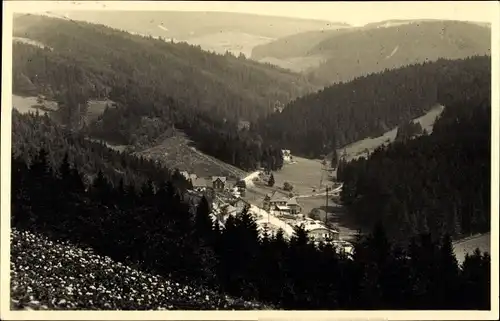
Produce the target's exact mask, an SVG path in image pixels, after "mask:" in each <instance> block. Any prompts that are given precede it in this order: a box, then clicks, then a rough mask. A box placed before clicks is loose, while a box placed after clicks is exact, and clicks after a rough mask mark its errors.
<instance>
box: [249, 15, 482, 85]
mask: <svg viewBox="0 0 500 321" xmlns="http://www.w3.org/2000/svg"><path fill="white" fill-rule="evenodd" d="M485 54H486V55H490V54H491V30H490V28H488V27H487V26H485V25H481V24H480V23H469V22H461V21H439V20H417V21H408V20H394V21H393V20H391V21H383V22H377V23H371V24H368V25H366V26H363V27H356V28H346V29H339V30H319V31H311V32H304V33H301V34H297V35H292V36H287V37H284V38H281V39H278V40H276V41H274V42H271V43H268V44H263V45H259V46H256V47H255V48H254V49H253V51H252V56H251V58H252V59H255V60H258V61H266V62H271V63H274V64H276V65H279V66H282V67H284V68H290V66H291V65H292V66H293V67H291V68H290V69H292V70H296V71H303V72H306V73H307V74H309V76H310V77H311V78H312V77H317V78H319V79H321V80H322V81H323V82H324V83H336V82H343V81H349V80H352V79H354V78H355V77H358V76H362V75H367V74H370V73H373V72H379V71H383V70H385V69H394V68H398V67H402V66H406V65H409V64H413V63H419V62H424V61H435V60H437V59H439V58H447V59H460V58H465V57H469V56H473V55H485ZM305 60H307V64H304V63H303V62H304V61H305Z"/></svg>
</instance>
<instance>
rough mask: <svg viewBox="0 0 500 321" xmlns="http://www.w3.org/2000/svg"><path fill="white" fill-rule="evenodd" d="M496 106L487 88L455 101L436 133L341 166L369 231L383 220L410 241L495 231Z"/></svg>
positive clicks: (347, 194)
mask: <svg viewBox="0 0 500 321" xmlns="http://www.w3.org/2000/svg"><path fill="white" fill-rule="evenodd" d="M483 94H484V95H483ZM490 105H491V102H490V96H489V95H488V93H487V92H483V93H482V94H481V93H480V94H478V95H476V96H475V97H471V98H470V99H468V100H464V101H463V102H462V103H453V104H450V105H448V106H447V107H446V108H445V109H444V112H443V114H442V116H441V117H440V118H439V119H438V120H437V122H436V123H435V125H434V129H433V132H432V134H431V135H423V136H421V137H418V138H414V139H410V140H407V141H404V142H396V143H394V144H391V145H389V146H388V147H386V148H379V149H378V150H377V151H375V152H374V153H373V154H372V155H370V157H369V158H368V159H364V158H361V159H359V160H356V161H353V162H350V163H347V164H341V165H339V169H338V172H337V175H338V178H339V179H340V180H342V181H343V182H344V186H343V191H342V193H341V196H342V201H343V202H344V204H346V206H347V208H348V210H349V214H350V215H352V216H353V217H355V218H356V219H357V221H358V223H359V224H361V225H362V226H365V227H367V229H370V227H371V225H373V224H375V223H377V221H379V220H380V221H382V222H383V223H384V226H385V228H386V230H387V231H388V233H389V234H390V235H391V237H394V238H396V239H398V240H401V241H404V242H406V241H407V239H408V237H409V236H411V235H414V234H416V233H426V232H429V233H431V234H432V235H433V236H434V237H439V236H440V235H443V234H445V233H448V234H449V235H451V236H453V237H455V238H462V237H466V236H469V235H471V234H475V233H485V232H488V231H490V228H491V227H490V212H491V209H490V200H489V199H490V176H491V174H490V166H491V164H490V135H491V133H490V130H491V129H490V122H491V106H490Z"/></svg>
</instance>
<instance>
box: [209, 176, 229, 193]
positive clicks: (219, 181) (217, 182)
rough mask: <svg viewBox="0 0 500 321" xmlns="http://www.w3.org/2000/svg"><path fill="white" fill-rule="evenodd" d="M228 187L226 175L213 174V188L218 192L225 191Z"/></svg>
mask: <svg viewBox="0 0 500 321" xmlns="http://www.w3.org/2000/svg"><path fill="white" fill-rule="evenodd" d="M225 187H226V177H224V176H212V188H213V189H214V190H215V191H216V192H222V191H224V188H225Z"/></svg>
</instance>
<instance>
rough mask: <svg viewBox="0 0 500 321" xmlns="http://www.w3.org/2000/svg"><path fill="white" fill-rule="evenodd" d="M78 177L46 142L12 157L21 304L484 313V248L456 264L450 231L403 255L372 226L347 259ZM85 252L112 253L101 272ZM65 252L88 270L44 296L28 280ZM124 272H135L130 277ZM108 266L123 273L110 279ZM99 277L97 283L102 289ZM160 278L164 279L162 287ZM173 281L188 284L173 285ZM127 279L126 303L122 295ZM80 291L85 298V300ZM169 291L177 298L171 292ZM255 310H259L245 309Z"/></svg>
mask: <svg viewBox="0 0 500 321" xmlns="http://www.w3.org/2000/svg"><path fill="white" fill-rule="evenodd" d="M81 180H82V177H81V175H80V173H79V168H77V167H73V168H71V164H70V163H68V162H62V164H61V165H60V166H59V168H58V170H57V171H51V170H50V165H49V164H48V159H47V153H46V152H45V151H44V150H43V149H42V150H40V151H39V153H38V154H37V155H36V156H35V157H34V160H33V161H32V162H31V164H30V165H29V166H28V164H26V162H25V161H23V160H22V159H20V158H17V157H15V158H14V159H13V161H12V197H13V199H12V211H11V214H12V218H11V225H12V227H13V228H14V229H15V235H14V238H13V244H14V246H15V248H14V250H13V253H21V252H20V251H21V249H22V247H23V246H24V248H25V249H26V248H27V249H29V250H30V255H29V256H23V255H21V256H20V257H16V259H15V260H13V264H14V266H13V268H12V275H11V281H12V282H11V286H12V288H11V291H12V293H13V295H14V297H13V298H14V299H16V300H18V302H19V301H23V302H24V301H25V300H26V297H25V296H23V295H22V294H23V293H24V294H26V293H28V292H29V291H31V292H29V293H30V295H31V296H30V300H36V301H38V302H39V303H40V302H41V303H42V304H44V305H46V306H51V307H53V306H54V305H57V307H58V308H59V309H68V308H72V307H73V308H74V307H80V308H87V309H102V308H107V309H110V308H113V307H119V308H122V309H147V308H158V307H160V306H163V305H165V304H167V308H175V307H177V308H179V307H181V308H182V307H191V308H193V305H194V306H195V308H196V307H197V308H198V309H199V308H202V309H203V308H206V309H214V308H220V309H227V308H232V307H235V306H236V305H237V304H228V297H227V295H231V296H233V297H241V298H246V299H247V300H252V299H254V300H255V299H256V300H259V301H260V302H268V303H269V305H268V306H274V307H276V308H282V309H293V310H303V309H305V310H309V309H325V310H330V309H344V310H346V309H347V310H359V309H439V310H443V309H459V308H460V309H489V308H490V278H489V276H490V258H489V255H488V254H484V255H483V254H482V253H475V254H474V255H472V256H470V257H467V258H466V259H465V262H464V264H463V266H461V267H459V266H458V265H457V261H456V259H455V257H454V256H453V249H452V245H451V240H450V238H448V237H443V238H442V239H439V240H435V241H434V240H431V239H429V237H427V236H425V235H422V236H421V237H419V238H416V239H415V240H414V242H413V243H412V245H411V247H410V248H409V249H408V250H404V249H401V248H398V247H395V246H394V244H393V243H391V242H390V241H388V240H387V238H386V236H385V233H384V231H383V229H381V228H377V229H376V230H375V232H374V233H373V236H372V237H369V238H366V239H362V240H360V242H359V243H358V245H357V246H356V251H355V254H354V256H353V257H352V259H350V258H348V257H346V256H345V255H339V254H336V251H335V250H334V249H333V248H332V246H331V245H320V246H319V247H317V246H315V245H314V243H312V242H311V241H310V240H309V239H308V237H307V234H306V232H305V230H304V229H302V228H300V227H299V228H297V230H296V233H295V235H294V236H293V237H292V239H291V240H290V241H289V242H287V241H286V240H285V239H284V237H283V234H282V233H278V234H277V235H276V236H275V237H267V236H265V237H263V238H260V237H259V233H258V231H257V225H256V223H255V221H254V219H253V218H252V217H251V216H250V215H249V214H248V213H247V212H246V211H243V213H241V214H239V215H237V216H236V217H232V216H231V217H230V218H228V220H227V222H226V224H225V228H224V229H222V230H221V229H219V228H215V227H214V226H213V224H212V221H211V219H210V217H209V207H208V202H207V201H206V199H204V198H203V199H202V200H201V202H200V203H199V205H198V207H197V209H196V211H195V213H193V212H191V211H190V209H189V207H188V205H187V204H184V203H183V202H182V201H181V199H180V197H179V195H178V194H177V193H175V191H174V189H173V188H172V185H171V184H170V183H169V182H164V183H163V184H161V185H160V186H159V188H158V189H157V190H156V191H155V190H153V189H151V188H150V187H148V185H146V186H145V187H144V188H143V189H142V190H141V191H140V193H136V192H134V188H131V189H130V190H129V191H127V192H124V191H123V189H122V187H121V186H118V187H113V186H112V185H110V184H109V183H108V182H107V180H106V179H105V178H103V177H101V176H98V177H97V178H96V179H95V180H94V183H93V184H92V186H91V187H90V188H89V189H88V190H84V189H83V188H82V184H81ZM48 186H50V188H47V187H48ZM48 204H50V206H47V205H48ZM33 233H35V234H42V235H45V236H48V237H49V240H46V237H38V239H39V242H43V244H44V245H45V246H35V245H34V244H33V242H34V241H33V240H32V239H33ZM19 235H21V237H20V236H19ZM131 236H133V237H131ZM23 237H25V238H29V239H26V240H24V239H23ZM50 239H52V240H53V241H50ZM68 242H70V243H72V244H73V246H78V247H80V249H85V250H84V251H82V250H72V251H71V252H70V253H69V254H68V253H67V254H65V255H63V253H62V251H64V250H65V248H64V247H63V248H61V245H60V244H61V243H66V244H67V243H68ZM23 244H24V245H23ZM88 247H91V248H92V249H93V250H92V252H94V253H95V254H97V255H100V256H101V257H102V256H108V257H109V258H108V259H106V262H104V263H105V264H104V265H105V266H107V268H106V269H105V270H104V269H103V267H102V265H103V263H102V262H101V261H99V259H98V257H96V256H95V255H92V256H91V255H89V253H91V251H89V250H87V248H88ZM66 250H68V249H67V248H66ZM63 256H64V257H65V258H66V259H65V260H63V261H62V262H63V263H67V264H71V265H72V266H74V267H75V268H77V269H80V268H82V267H84V266H85V267H87V268H88V270H86V271H85V273H83V274H84V275H85V276H86V277H83V276H82V272H80V273H79V274H80V275H79V276H78V278H74V277H72V278H68V279H66V280H67V283H66V284H68V287H72V289H70V290H68V289H67V288H66V289H65V290H64V291H61V290H60V289H58V291H57V292H54V293H52V292H51V294H50V295H49V294H48V292H47V287H46V286H45V284H46V282H44V283H36V282H35V281H34V280H36V279H38V275H40V274H43V275H46V273H47V270H46V269H49V268H50V269H51V272H52V273H51V275H50V280H54V279H58V280H60V279H62V278H65V277H67V276H68V273H72V272H73V271H71V272H68V270H66V269H64V268H60V267H55V266H54V265H53V264H54V262H52V261H50V262H47V261H46V260H48V259H56V258H57V259H58V260H59V259H62V258H63ZM23 258H26V259H25V260H23ZM28 259H29V260H28ZM27 260H28V261H27ZM78 260H79V261H80V263H79V264H78V265H77V264H74V261H78ZM26 261H27V262H30V261H31V262H36V265H33V263H26ZM89 261H90V262H89ZM112 262H116V263H113V264H112ZM119 264H121V265H119ZM123 265H126V266H128V267H129V268H123ZM26 266H29V269H27V268H26ZM40 266H42V267H44V269H42V268H40ZM130 267H133V270H135V271H142V272H141V273H137V272H136V273H131V270H132V269H131V268H130ZM31 270H34V272H31ZM117 270H119V271H122V273H123V277H122V278H120V279H119V280H118V279H116V272H115V271H117ZM77 271H80V270H77ZM325 271H328V273H325ZM145 273H148V274H150V277H149V278H148V280H153V279H155V280H158V284H157V285H156V288H157V289H158V291H162V293H164V295H162V296H160V297H158V296H156V295H154V293H151V283H150V282H149V281H146V280H145V279H144V280H143V284H142V286H140V287H138V286H137V278H141V279H143V277H142V276H143V275H144V274H145ZM31 274H33V276H30V275H31ZM151 274H153V275H156V276H154V277H152V276H151ZM69 275H71V274H69ZM339 275H342V278H339V277H338V276H339ZM165 279H166V280H165ZM99 280H105V282H106V283H105V285H106V287H108V289H106V288H103V287H102V284H100V283H99ZM167 280H168V282H172V285H170V286H167V287H166V288H165V287H164V286H165V283H164V282H166V281H167ZM47 282H49V281H47ZM174 282H175V283H176V285H175V286H174V285H173V283H174ZM178 283H181V284H184V285H185V286H184V287H183V288H182V289H181V288H180V287H179V285H178ZM94 284H96V285H99V287H95V286H94ZM395 285H396V286H395ZM124 286H125V287H126V288H127V289H128V291H126V292H125V293H123V294H125V295H126V297H127V298H129V303H126V302H124V301H123V298H122V297H121V296H120V292H122V290H121V289H122V288H123V287H124ZM162 286H163V288H162ZM82 287H87V288H86V291H87V292H85V293H90V295H91V297H88V296H83V293H82V292H80V291H79V290H80V289H82ZM172 287H174V288H175V287H176V288H178V289H180V290H179V291H180V292H182V293H179V294H178V295H177V296H171V292H172ZM193 289H200V290H198V291H197V292H196V293H194V290H193ZM73 290H74V291H73ZM114 290H116V291H118V293H114V292H113V291H114ZM192 291H193V292H192ZM213 291H217V292H219V293H221V294H222V295H215V294H210V296H208V297H205V300H206V301H205V303H203V301H202V300H200V299H201V298H200V292H201V293H205V294H206V295H208V294H209V293H211V292H212V293H213ZM87 295H88V294H87ZM85 298H86V299H85ZM54 300H56V301H54ZM252 301H253V300H252ZM21 306H22V304H21ZM239 306H240V307H241V305H239ZM243 306H245V307H246V308H247V309H248V308H251V307H252V306H251V305H243ZM258 306H262V305H256V306H255V305H254V306H253V308H255V307H258Z"/></svg>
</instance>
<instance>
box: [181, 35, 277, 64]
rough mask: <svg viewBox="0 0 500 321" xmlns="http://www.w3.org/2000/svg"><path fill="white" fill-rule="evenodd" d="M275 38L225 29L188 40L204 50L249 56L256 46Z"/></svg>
mask: <svg viewBox="0 0 500 321" xmlns="http://www.w3.org/2000/svg"><path fill="white" fill-rule="evenodd" d="M274 40H276V39H275V38H269V37H264V36H260V35H255V34H248V33H244V32H237V31H225V32H217V33H212V34H207V35H202V36H200V37H193V38H189V39H188V40H187V42H188V43H189V44H192V45H195V46H196V45H199V46H200V47H202V48H203V49H204V50H208V51H214V52H216V53H219V54H224V53H225V52H226V50H227V51H229V52H231V53H232V54H234V55H236V56H237V55H239V54H240V53H243V54H244V55H245V56H246V57H247V58H248V57H250V55H251V54H252V49H253V48H254V47H255V46H258V45H262V44H265V43H268V42H271V41H274Z"/></svg>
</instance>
